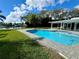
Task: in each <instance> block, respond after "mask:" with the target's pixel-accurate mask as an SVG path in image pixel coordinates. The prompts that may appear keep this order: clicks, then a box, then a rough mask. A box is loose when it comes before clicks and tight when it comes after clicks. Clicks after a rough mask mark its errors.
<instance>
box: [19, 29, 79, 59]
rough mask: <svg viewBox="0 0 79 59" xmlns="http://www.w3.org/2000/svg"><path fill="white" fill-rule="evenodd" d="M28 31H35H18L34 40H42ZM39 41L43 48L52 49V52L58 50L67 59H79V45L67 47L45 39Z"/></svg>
mask: <svg viewBox="0 0 79 59" xmlns="http://www.w3.org/2000/svg"><path fill="white" fill-rule="evenodd" d="M27 30H33V29H23V30H18V31H20V32H22V33H24V34H25V35H27V36H29V37H30V38H33V39H36V38H38V39H39V38H40V37H39V36H37V35H34V34H32V33H29V32H26V31H27ZM41 30H42V29H41ZM43 30H46V29H43ZM37 41H38V42H39V43H40V44H41V45H43V46H46V47H48V48H51V49H52V50H56V51H57V52H58V53H59V54H60V55H61V56H63V57H64V58H65V59H79V45H77V46H65V45H61V44H59V43H56V42H53V41H52V42H51V41H50V40H47V39H44V38H43V39H42V40H37Z"/></svg>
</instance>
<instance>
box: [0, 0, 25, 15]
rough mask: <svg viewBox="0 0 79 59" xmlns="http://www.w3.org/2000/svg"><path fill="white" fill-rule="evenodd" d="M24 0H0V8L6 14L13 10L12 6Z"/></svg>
mask: <svg viewBox="0 0 79 59" xmlns="http://www.w3.org/2000/svg"><path fill="white" fill-rule="evenodd" d="M24 2H25V0H0V10H2V12H3V14H4V15H5V16H7V15H8V14H9V13H10V12H11V11H12V10H13V7H15V6H17V5H20V4H22V3H24Z"/></svg>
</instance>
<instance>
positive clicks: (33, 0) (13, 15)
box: [5, 0, 66, 22]
mask: <svg viewBox="0 0 79 59" xmlns="http://www.w3.org/2000/svg"><path fill="white" fill-rule="evenodd" d="M65 1H66V0H58V1H57V2H55V0H26V2H25V4H24V3H23V4H21V5H20V7H18V6H15V7H14V8H13V11H12V12H10V14H9V15H8V16H7V17H6V20H5V22H21V19H20V16H23V15H25V14H27V13H29V11H31V10H33V9H37V10H38V11H41V10H46V9H45V8H44V7H46V6H55V5H56V4H57V3H58V4H63V3H64V2H65Z"/></svg>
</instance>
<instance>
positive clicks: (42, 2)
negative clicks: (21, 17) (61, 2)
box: [26, 0, 55, 10]
mask: <svg viewBox="0 0 79 59" xmlns="http://www.w3.org/2000/svg"><path fill="white" fill-rule="evenodd" d="M26 4H27V5H28V6H29V7H31V8H37V9H38V10H42V9H43V8H44V7H46V6H49V5H51V6H54V5H55V0H26Z"/></svg>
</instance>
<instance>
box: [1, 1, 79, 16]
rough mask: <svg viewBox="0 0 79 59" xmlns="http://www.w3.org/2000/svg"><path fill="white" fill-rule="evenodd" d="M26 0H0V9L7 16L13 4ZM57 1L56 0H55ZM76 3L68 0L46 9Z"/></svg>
mask: <svg viewBox="0 0 79 59" xmlns="http://www.w3.org/2000/svg"><path fill="white" fill-rule="evenodd" d="M25 1H26V0H0V10H2V11H3V14H4V15H5V16H7V15H8V14H9V13H10V12H11V11H12V10H13V8H14V7H15V6H19V5H21V4H22V3H24V2H25ZM55 1H58V0H55ZM76 5H79V0H70V1H69V2H65V3H63V4H62V5H61V4H57V5H56V6H53V7H51V8H50V7H47V9H49V10H50V9H56V8H69V9H72V8H74V7H75V6H76Z"/></svg>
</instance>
